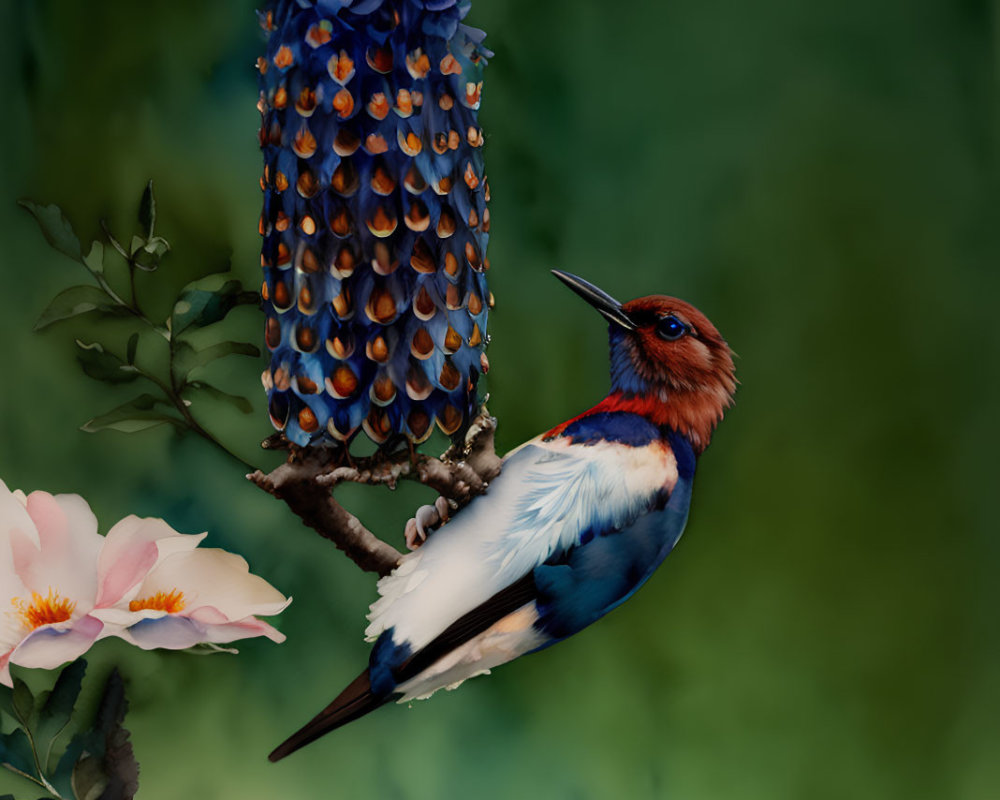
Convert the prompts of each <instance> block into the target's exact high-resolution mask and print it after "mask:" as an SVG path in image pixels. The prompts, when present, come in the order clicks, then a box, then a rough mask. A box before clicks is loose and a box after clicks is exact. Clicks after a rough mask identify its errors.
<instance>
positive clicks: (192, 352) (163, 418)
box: [20, 181, 260, 452]
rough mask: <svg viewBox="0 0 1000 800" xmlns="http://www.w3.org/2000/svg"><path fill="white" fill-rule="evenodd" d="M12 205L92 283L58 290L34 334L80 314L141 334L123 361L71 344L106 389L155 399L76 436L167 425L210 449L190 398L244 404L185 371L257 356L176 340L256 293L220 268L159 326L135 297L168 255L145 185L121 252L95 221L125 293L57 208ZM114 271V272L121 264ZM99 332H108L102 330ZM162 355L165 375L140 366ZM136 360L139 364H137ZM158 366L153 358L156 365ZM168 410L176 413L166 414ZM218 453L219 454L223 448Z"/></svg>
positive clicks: (105, 350)
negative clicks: (142, 384)
mask: <svg viewBox="0 0 1000 800" xmlns="http://www.w3.org/2000/svg"><path fill="white" fill-rule="evenodd" d="M20 203H21V205H22V206H23V207H24V208H26V209H27V210H28V211H29V212H31V214H32V215H33V216H34V218H35V220H36V221H37V222H38V224H39V226H40V227H41V230H42V233H43V235H44V236H45V240H46V241H47V242H48V243H49V244H50V245H51V246H52V247H53V248H55V249H56V250H58V251H59V252H60V253H63V254H64V255H67V256H69V257H70V258H72V259H73V260H74V261H77V262H79V263H80V264H82V265H83V267H84V268H85V269H86V270H87V271H88V272H89V273H90V275H91V277H92V278H93V279H94V282H95V283H96V285H94V286H92V285H80V286H71V287H70V288H68V289H64V290H63V291H61V292H60V293H59V294H58V295H56V297H55V299H53V300H52V302H51V303H49V305H48V307H47V308H46V309H45V311H43V312H42V315H41V316H40V317H39V319H38V321H37V322H36V323H35V330H42V329H44V328H47V327H48V326H50V325H52V324H53V323H55V322H61V321H63V320H69V319H73V318H75V317H79V316H82V315H84V314H94V315H95V316H96V317H97V319H98V320H99V322H101V321H103V322H110V321H111V320H113V319H114V318H119V319H120V318H130V319H131V320H132V321H133V325H132V326H131V327H138V328H140V329H141V330H133V331H131V332H130V335H129V336H128V340H127V342H126V344H125V347H124V356H123V357H122V356H118V355H117V354H116V353H115V352H113V351H112V350H111V349H109V346H108V345H107V344H105V343H104V342H97V341H95V342H84V341H81V340H80V339H77V340H76V344H77V347H78V352H77V361H78V362H79V363H80V366H81V368H82V369H83V371H84V373H85V374H86V375H88V376H89V377H91V378H93V379H95V380H98V381H102V382H104V383H107V384H124V383H131V382H133V381H135V380H137V379H140V378H142V379H145V380H146V381H147V382H149V383H151V384H153V386H154V387H155V389H156V392H157V393H156V394H148V393H144V394H141V395H139V396H138V397H135V398H133V399H132V400H130V401H128V402H126V403H123V404H122V405H119V406H117V407H116V408H114V409H112V410H111V411H108V412H107V413H105V414H101V415H99V416H97V417H94V418H93V419H91V420H90V421H89V422H86V423H85V424H84V425H83V426H82V430H84V431H87V432H95V431H99V430H116V431H121V432H123V433H135V432H138V431H142V430H146V429H148V428H152V427H155V426H157V425H161V424H164V423H169V424H171V425H173V426H174V427H175V428H176V429H177V430H178V431H184V430H188V431H191V432H194V433H196V434H198V435H199V436H201V437H203V438H205V439H208V440H210V441H212V442H214V443H216V444H218V442H217V440H216V439H215V438H214V437H213V436H212V435H211V434H209V433H208V432H207V431H206V430H205V429H204V428H203V427H202V426H201V425H200V424H199V423H198V422H197V421H196V419H195V418H194V416H193V414H192V412H191V410H190V408H189V407H190V406H192V405H193V403H194V400H193V399H192V397H191V395H193V397H194V398H195V399H196V398H197V397H199V396H201V397H210V398H212V399H213V400H215V401H222V402H224V403H226V404H228V405H230V406H232V407H235V408H236V409H237V410H239V411H241V412H243V413H249V412H250V411H252V406H251V404H250V401H249V400H247V398H246V397H243V396H240V395H235V394H232V393H230V392H226V391H223V390H222V389H219V388H217V387H216V386H213V385H212V384H209V383H207V382H205V381H203V380H189V377H188V376H189V374H190V373H191V372H192V371H193V370H196V369H198V368H200V367H204V366H205V365H207V364H209V363H211V362H212V361H215V360H216V359H219V358H224V357H226V356H230V355H243V356H250V357H253V358H257V357H259V356H260V350H259V349H258V348H257V347H256V346H255V345H252V344H250V343H248V342H233V341H221V342H215V343H208V344H206V343H205V341H204V337H200V336H198V337H196V340H195V341H191V340H189V339H186V338H183V337H185V336H188V335H195V334H197V333H198V332H199V331H201V330H202V329H204V328H207V327H209V326H211V325H214V324H216V323H218V322H222V321H223V320H224V319H225V318H226V317H227V316H228V315H229V313H230V312H231V311H232V310H233V309H234V308H236V307H237V306H241V305H249V304H255V303H257V302H258V299H259V298H258V295H257V293H256V292H250V291H245V290H244V288H243V284H242V283H241V282H240V281H239V280H237V279H235V278H233V277H231V276H230V275H229V274H228V271H229V266H228V264H227V265H226V266H225V268H224V269H223V270H222V271H221V272H214V273H212V274H209V275H207V276H206V277H204V278H200V279H198V280H195V281H192V282H191V283H189V284H187V285H186V286H184V287H183V288H182V289H181V291H180V293H179V295H178V296H177V299H176V300H175V301H174V303H173V306H172V309H171V311H170V313H169V315H167V316H166V318H165V319H163V320H162V321H159V320H155V319H153V318H151V317H150V316H149V315H147V314H146V312H145V311H144V310H143V308H142V306H141V305H140V303H139V298H138V295H137V292H136V273H137V271H145V272H153V271H155V270H156V269H157V268H158V267H159V266H160V261H161V259H162V258H163V257H164V256H165V255H166V254H167V253H168V252H169V251H170V244H169V243H168V242H167V240H166V239H164V238H163V237H162V236H157V235H156V234H155V230H156V197H155V195H154V193H153V182H152V181H149V182H148V183H147V184H146V187H145V189H144V190H143V193H142V197H141V199H140V201H139V212H138V221H139V225H140V226H141V231H142V232H141V233H140V234H135V235H133V236H132V238H131V242H130V244H129V246H128V247H127V248H126V247H125V245H123V244H122V242H121V241H120V240H119V239H118V238H117V237H116V236H115V235H114V234H113V233H112V232H111V229H110V227H109V226H108V225H107V223H105V222H104V221H103V220H102V222H101V229H102V230H103V232H104V235H105V237H106V238H107V241H108V243H109V244H110V245H111V248H112V250H113V251H114V252H115V253H117V254H118V256H119V257H120V259H121V261H122V262H124V267H125V274H124V276H122V277H126V276H127V279H128V291H127V292H119V291H118V290H116V289H115V288H114V285H113V281H112V278H111V276H109V275H107V274H106V272H105V264H104V255H105V249H104V245H103V244H102V243H101V242H96V241H95V242H94V243H93V245H92V246H91V249H90V251H89V252H88V253H87V255H86V256H84V255H83V251H82V249H81V247H80V240H79V238H78V237H77V235H76V233H75V232H74V231H73V227H72V225H71V224H70V222H69V220H68V219H67V218H66V215H65V214H63V213H62V211H61V209H59V207H58V206H55V205H49V206H40V205H38V204H37V203H33V202H31V201H29V200H22V201H20ZM117 271H118V272H121V271H122V270H121V265H119V267H118V270H117ZM98 329H99V330H104V329H105V328H100V327H99V328H98ZM107 330H109V332H110V329H107ZM142 331H147V332H150V331H151V332H153V333H155V334H157V335H158V336H154V337H147V338H146V339H144V338H143V336H142ZM140 345H143V353H140ZM164 349H165V350H166V366H165V368H164V367H161V368H160V369H156V368H153V367H148V366H146V358H145V355H146V351H152V350H159V351H163V350H164ZM140 355H143V356H144V358H143V359H140V360H139V361H137V359H139V357H140ZM149 358H150V360H152V359H154V358H155V353H153V354H150V356H149ZM162 360H163V359H162V358H161V359H160V361H161V362H162ZM171 410H173V411H174V412H176V413H169V412H170V411H171ZM219 446H220V447H222V445H219ZM222 449H224V450H225V448H224V447H223V448H222ZM226 452H229V451H228V450H226Z"/></svg>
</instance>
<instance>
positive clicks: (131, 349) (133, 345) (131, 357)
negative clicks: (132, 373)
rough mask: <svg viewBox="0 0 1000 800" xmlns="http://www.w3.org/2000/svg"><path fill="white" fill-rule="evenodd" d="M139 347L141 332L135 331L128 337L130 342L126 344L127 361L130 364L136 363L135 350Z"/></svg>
mask: <svg viewBox="0 0 1000 800" xmlns="http://www.w3.org/2000/svg"><path fill="white" fill-rule="evenodd" d="M138 347H139V334H138V333H133V334H132V335H131V336H129V337H128V344H127V345H126V346H125V361H126V362H127V363H129V364H134V363H135V351H136V350H137V349H138Z"/></svg>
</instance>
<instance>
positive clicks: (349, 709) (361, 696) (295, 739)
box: [268, 669, 390, 761]
mask: <svg viewBox="0 0 1000 800" xmlns="http://www.w3.org/2000/svg"><path fill="white" fill-rule="evenodd" d="M389 699H390V698H389V697H380V696H376V695H374V694H372V689H371V681H370V680H369V679H368V670H367V669H366V670H365V671H364V672H362V673H361V674H360V675H358V677H357V678H355V679H354V680H353V681H351V684H350V685H349V686H348V687H347V688H346V689H344V691H342V692H341V693H340V694H339V695H337V698H336V699H335V700H334V701H333V702H332V703H330V705H328V706H327V707H326V708H324V709H323V710H322V711H320V712H319V713H318V714H317V715H316V716H315V717H313V718H312V720H311V721H310V722H309V723H308V724H306V725H305V726H304V727H303V728H302V729H301V730H299V731H297V732H295V733H293V734H292V735H291V736H289V737H288V738H287V739H286V740H285V741H284V742H282V743H281V744H280V745H278V746H277V747H276V748H274V751H273V752H272V753H271V755H269V756H268V758H269V759H270V760H271V761H280V760H281V759H282V758H284V757H285V756H287V755H289V754H291V753H294V752H295V751H296V750H298V749H299V748H300V747H305V746H306V745H307V744H309V743H310V742H314V741H316V740H317V739H318V738H319V737H320V736H322V735H323V734H325V733H329V732H330V731H332V730H336V729H337V728H339V727H340V726H341V725H346V724H347V723H348V722H353V721H354V720H356V719H358V718H359V717H363V716H364V715H365V714H367V713H368V712H369V711H374V710H375V709H376V708H378V707H379V706H381V705H384V704H385V703H387V702H388V701H389Z"/></svg>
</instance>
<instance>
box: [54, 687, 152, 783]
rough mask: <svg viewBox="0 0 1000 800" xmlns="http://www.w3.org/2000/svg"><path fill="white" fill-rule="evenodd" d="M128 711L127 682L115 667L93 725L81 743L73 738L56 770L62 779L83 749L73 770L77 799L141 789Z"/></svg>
mask: <svg viewBox="0 0 1000 800" xmlns="http://www.w3.org/2000/svg"><path fill="white" fill-rule="evenodd" d="M127 711H128V702H127V701H126V699H125V685H124V683H123V682H122V678H121V675H120V674H119V672H118V670H117V669H115V670H112V672H111V676H110V677H109V678H108V682H107V684H106V685H105V687H104V695H103V696H102V697H101V704H100V706H99V707H98V709H97V717H96V719H95V720H94V726H93V728H92V729H91V730H90V731H88V732H87V734H86V735H85V736H84V737H83V742H82V745H81V742H80V741H79V740H77V741H74V743H73V744H72V745H71V747H70V748H69V749H67V751H66V755H64V756H63V759H61V760H60V762H59V768H58V769H57V770H56V772H57V776H56V780H57V781H60V780H61V779H63V777H64V775H65V773H66V771H67V770H66V767H67V764H66V761H67V760H68V758H69V757H71V755H74V754H76V753H80V752H82V753H83V756H82V758H80V759H79V761H76V762H75V764H74V766H73V768H72V774H71V783H72V789H73V793H74V794H75V795H76V797H77V799H78V800H84V798H87V799H88V800H96V798H98V797H108V798H116V800H117V799H118V798H121V800H130V799H131V798H132V797H133V796H134V795H135V793H136V792H137V791H138V790H139V765H138V764H137V763H136V760H135V755H134V753H133V752H132V743H131V742H130V741H129V732H128V731H127V730H126V729H125V728H124V726H123V725H122V723H123V722H124V720H125V713H126V712H127ZM57 786H58V783H57ZM95 789H98V790H97V791H95Z"/></svg>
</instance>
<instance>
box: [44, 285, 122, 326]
mask: <svg viewBox="0 0 1000 800" xmlns="http://www.w3.org/2000/svg"><path fill="white" fill-rule="evenodd" d="M91 311H99V312H101V313H102V314H111V315H114V316H121V315H122V314H126V313H128V312H126V311H125V309H124V308H122V307H121V306H120V305H118V304H117V303H115V302H114V301H113V300H112V299H111V298H110V297H108V296H107V295H106V294H105V293H104V292H102V291H101V290H100V289H98V288H97V287H96V286H70V287H69V288H68V289H64V290H63V291H61V292H59V294H57V295H56V296H55V298H54V299H53V300H52V302H51V303H49V305H48V308H46V309H45V310H44V311H43V312H42V315H41V316H40V317H39V318H38V322H36V323H35V330H36V331H40V330H42V328H47V327H48V326H49V325H51V324H52V323H53V322H59V321H60V320H64V319H71V318H73V317H78V316H80V315H81V314H89V313H90V312H91Z"/></svg>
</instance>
